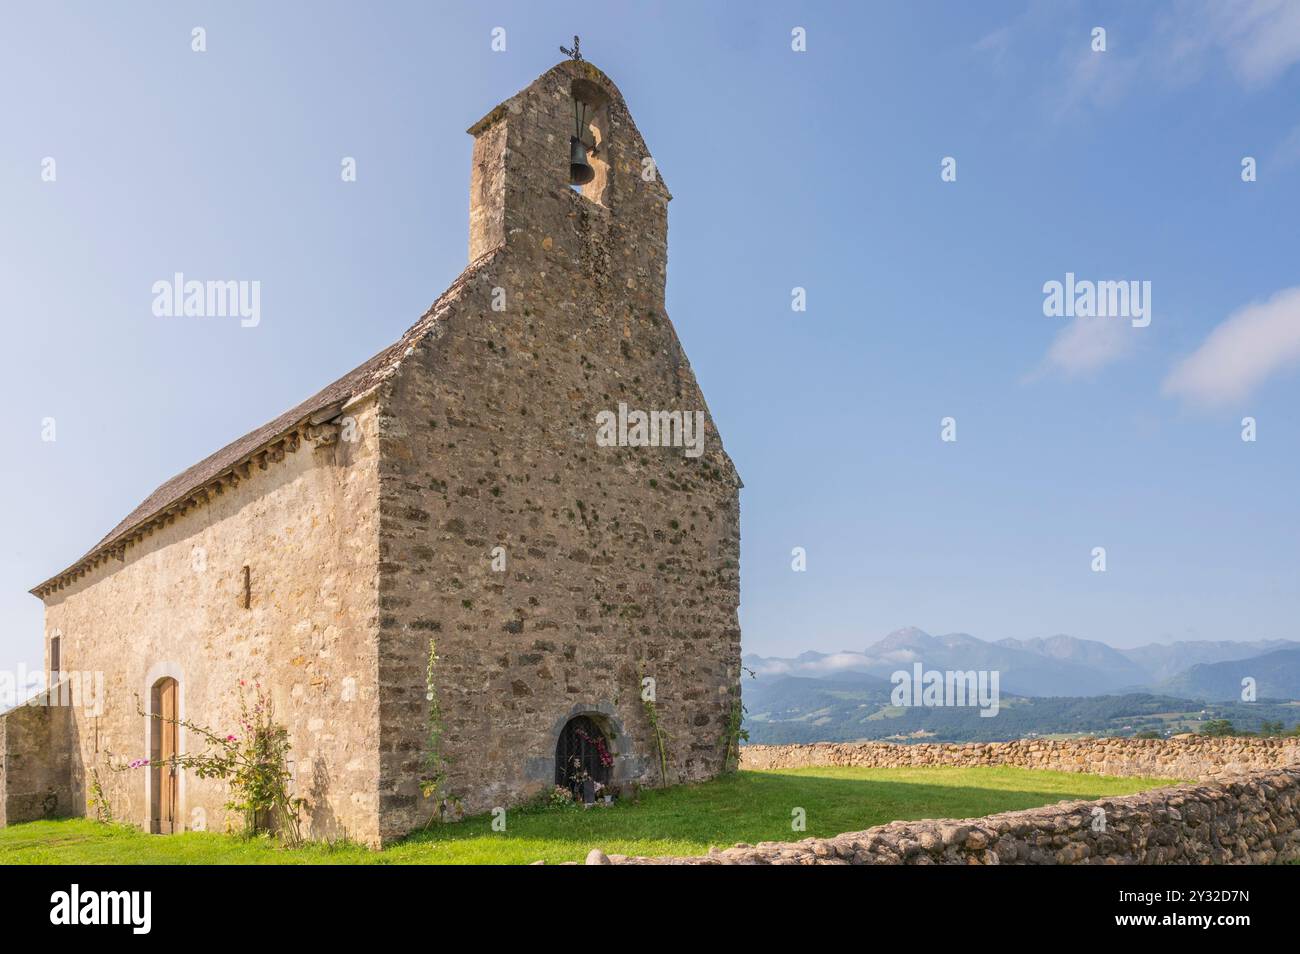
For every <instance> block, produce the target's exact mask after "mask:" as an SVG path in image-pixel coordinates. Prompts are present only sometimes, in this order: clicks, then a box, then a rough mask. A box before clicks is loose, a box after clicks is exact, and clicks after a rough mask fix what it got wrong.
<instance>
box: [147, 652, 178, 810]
mask: <svg viewBox="0 0 1300 954" xmlns="http://www.w3.org/2000/svg"><path fill="white" fill-rule="evenodd" d="M180 693H181V688H180V683H178V682H177V681H176V680H175V679H173V678H171V677H170V676H167V677H164V678H162V679H159V680H158V681H157V682H156V683H154V684H153V689H152V690H150V693H149V695H150V699H149V715H150V716H151V718H150V720H149V773H150V775H151V779H150V782H151V784H150V799H149V800H150V802H151V804H150V806H149V818H150V819H151V821H150V826H149V828H150V830H151V831H153V832H154V833H156V834H162V835H170V834H173V833H174V832H175V831H176V830H177V817H176V816H177V813H178V811H179V809H180V772H179V770H178V769H177V768H176V764H175V758H176V755H177V752H178V750H179V748H180V746H179V745H178V741H179V738H180V726H179V725H178V720H179V719H180Z"/></svg>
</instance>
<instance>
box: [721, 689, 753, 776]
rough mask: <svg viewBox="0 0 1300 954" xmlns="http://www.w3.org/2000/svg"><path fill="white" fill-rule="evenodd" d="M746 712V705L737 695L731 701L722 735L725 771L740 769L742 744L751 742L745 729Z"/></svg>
mask: <svg viewBox="0 0 1300 954" xmlns="http://www.w3.org/2000/svg"><path fill="white" fill-rule="evenodd" d="M745 712H746V709H745V704H744V702H743V701H741V698H740V696H739V695H737V696H736V698H734V699H733V700H731V711H730V712H729V713H728V714H727V727H726V729H725V730H723V735H722V744H723V746H724V749H723V753H722V767H723V771H726V772H734V771H735V770H736V769H738V768H740V743H741V742H748V741H749V731H748V730H747V729H745V728H744V723H745Z"/></svg>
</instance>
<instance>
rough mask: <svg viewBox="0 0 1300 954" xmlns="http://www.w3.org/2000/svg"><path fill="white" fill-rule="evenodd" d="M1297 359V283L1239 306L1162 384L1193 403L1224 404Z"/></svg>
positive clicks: (1299, 334) (1299, 354)
mask: <svg viewBox="0 0 1300 954" xmlns="http://www.w3.org/2000/svg"><path fill="white" fill-rule="evenodd" d="M1295 365H1300V286H1297V287H1295V288H1286V289H1283V290H1282V291H1280V292H1278V293H1277V294H1276V295H1274V296H1273V297H1272V298H1270V299H1269V300H1268V301H1266V302H1263V303H1259V302H1252V303H1251V304H1249V305H1246V306H1245V307H1243V308H1238V309H1237V310H1236V311H1235V312H1233V313H1232V314H1231V315H1229V316H1228V318H1227V319H1226V320H1225V321H1224V322H1223V323H1222V324H1220V325H1219V326H1218V327H1217V328H1215V329H1214V330H1213V331H1211V332H1210V334H1209V337H1207V338H1206V339H1205V341H1204V342H1202V343H1201V346H1200V347H1199V348H1197V349H1196V350H1195V351H1194V352H1192V353H1191V354H1190V355H1188V356H1187V357H1186V358H1184V359H1183V360H1182V361H1180V362H1179V363H1178V364H1177V365H1176V366H1175V367H1174V369H1173V370H1172V371H1171V372H1170V373H1169V375H1168V376H1167V377H1166V378H1165V381H1164V386H1163V388H1162V390H1163V392H1164V393H1165V394H1166V395H1170V396H1174V397H1182V398H1185V399H1186V400H1189V401H1192V402H1193V403H1197V404H1226V403H1230V402H1232V401H1239V400H1241V399H1243V398H1245V397H1246V396H1248V395H1249V394H1250V392H1251V391H1253V390H1254V389H1255V388H1256V387H1258V386H1259V385H1260V384H1262V383H1263V382H1264V381H1265V379H1267V378H1268V377H1270V376H1271V375H1273V374H1276V373H1277V372H1279V371H1283V370H1285V369H1287V368H1289V367H1293V366H1295Z"/></svg>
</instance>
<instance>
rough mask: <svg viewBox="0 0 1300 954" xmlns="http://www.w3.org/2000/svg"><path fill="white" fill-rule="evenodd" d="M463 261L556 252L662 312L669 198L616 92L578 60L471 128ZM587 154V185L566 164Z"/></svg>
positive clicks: (551, 73) (552, 255)
mask: <svg viewBox="0 0 1300 954" xmlns="http://www.w3.org/2000/svg"><path fill="white" fill-rule="evenodd" d="M468 131H469V133H470V135H472V136H473V137H474V154H473V162H472V169H471V173H470V212H469V258H470V261H474V260H476V259H478V258H479V257H481V256H483V255H485V254H487V253H488V252H491V251H493V250H494V249H496V248H499V247H500V246H502V245H506V246H509V248H510V251H511V257H512V258H513V259H515V260H516V261H518V260H520V257H521V256H522V257H523V258H527V257H530V256H534V255H535V256H537V257H538V258H539V259H541V258H543V256H544V257H545V259H546V260H548V261H550V262H551V263H552V264H554V262H555V257H556V255H557V253H558V254H559V255H560V256H564V257H567V258H568V259H569V260H570V262H571V263H572V264H575V265H578V266H581V267H586V268H588V269H589V270H591V271H595V270H602V271H604V272H606V273H607V274H606V277H607V278H608V279H610V280H617V281H619V283H620V285H621V286H622V287H624V288H626V289H627V290H628V292H629V294H630V296H631V297H634V298H637V299H640V300H642V301H643V303H644V304H646V305H647V306H650V307H655V308H661V307H662V306H663V296H664V274H665V268H666V263H667V253H668V202H669V200H670V199H671V198H672V196H671V195H670V194H669V192H668V188H667V186H666V185H665V184H664V182H663V179H662V178H661V177H660V175H659V171H658V168H657V166H656V165H655V162H654V159H653V157H652V155H651V153H650V150H649V148H648V147H647V146H646V144H645V140H644V139H642V138H641V133H640V132H639V131H638V130H637V128H636V124H635V123H634V122H633V121H632V117H631V115H630V114H629V113H628V109H627V104H626V103H625V102H624V100H623V95H622V93H620V92H619V91H618V87H616V86H615V85H614V83H613V82H612V81H611V80H610V79H609V77H608V76H606V75H605V74H604V73H603V72H601V71H600V70H599V69H597V68H596V67H595V66H593V65H592V64H590V63H588V62H586V61H584V60H566V61H564V62H562V63H559V64H558V65H556V66H554V67H552V68H551V69H550V70H548V71H547V72H546V73H543V74H542V75H541V76H540V77H538V78H537V80H535V81H534V82H533V83H532V85H530V86H528V87H527V88H526V89H524V90H521V91H520V92H519V93H516V94H515V95H514V96H512V97H511V98H510V99H508V100H506V101H505V102H503V103H501V104H500V105H499V106H497V107H496V108H494V109H493V110H492V111H491V112H489V113H488V114H487V115H486V116H484V117H483V118H482V119H480V120H479V121H478V122H477V123H475V124H474V125H473V126H471V127H470V128H469V130H468ZM575 140H576V141H577V142H578V143H579V144H580V148H579V149H578V153H577V155H581V154H582V153H584V152H585V154H586V161H587V163H588V164H589V165H590V167H591V170H590V174H589V176H588V177H587V178H589V181H586V182H582V183H574V182H573V181H572V180H573V176H572V174H571V162H572V161H573V160H574V159H575V151H574V143H575Z"/></svg>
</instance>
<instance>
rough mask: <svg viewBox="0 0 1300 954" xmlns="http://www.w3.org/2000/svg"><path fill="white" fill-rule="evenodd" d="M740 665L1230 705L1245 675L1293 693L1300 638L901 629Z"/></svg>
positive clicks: (810, 674) (817, 675)
mask: <svg viewBox="0 0 1300 954" xmlns="http://www.w3.org/2000/svg"><path fill="white" fill-rule="evenodd" d="M1252 660H1258V662H1251V661H1252ZM743 662H744V664H745V666H746V667H747V668H748V669H750V670H751V671H752V672H753V673H754V674H755V676H756V677H757V678H759V679H760V680H767V681H771V680H772V679H774V678H776V677H781V676H797V677H804V678H814V679H827V678H838V677H843V676H845V675H846V674H862V675H868V676H874V677H877V678H879V679H884V680H888V679H889V677H890V676H891V675H892V674H893V673H894V672H896V671H898V670H900V669H905V670H910V669H911V667H912V665H913V664H914V663H918V662H919V663H921V664H922V665H923V666H924V667H925V668H926V669H938V670H962V671H966V670H972V669H973V670H992V671H996V672H998V673H999V680H1000V690H1001V691H1002V692H1004V693H1009V694H1012V695H1017V696H1026V697H1054V696H1070V697H1079V696H1097V695H1111V694H1123V693H1131V692H1154V693H1159V694H1164V695H1168V696H1174V697H1180V698H1189V699H1190V698H1200V699H1211V700H1222V701H1230V700H1239V699H1240V696H1241V679H1242V677H1244V676H1253V677H1254V678H1255V679H1256V681H1257V683H1258V696H1259V698H1275V699H1277V698H1280V699H1295V698H1300V642H1295V641H1292V640H1283V639H1275V640H1256V641H1251V642H1232V641H1229V640H1199V641H1193V642H1175V643H1150V644H1148V645H1145V646H1138V647H1136V648H1133V649H1116V648H1114V647H1111V646H1108V645H1106V644H1105V643H1102V642H1098V641H1096V640H1091V639H1078V638H1077V637H1074V636H1066V635H1056V636H1046V637H1037V638H1034V639H999V640H997V641H994V642H989V641H987V640H983V639H978V638H976V637H974V636H971V635H970V634H968V633H949V634H947V635H944V636H932V635H930V634H929V633H926V632H924V631H923V630H920V629H917V628H915V627H908V628H905V629H900V630H896V631H895V632H892V633H890V634H889V635H888V636H886V637H884V638H883V639H881V640H880V641H878V642H876V643H873V644H871V645H870V646H868V647H866V648H865V649H863V650H860V651H858V650H845V651H843V652H838V653H819V652H806V653H801V654H800V655H798V656H795V657H794V658H791V659H785V658H780V657H763V656H755V655H747V656H745V657H744V660H743ZM1252 670H1255V671H1252Z"/></svg>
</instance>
